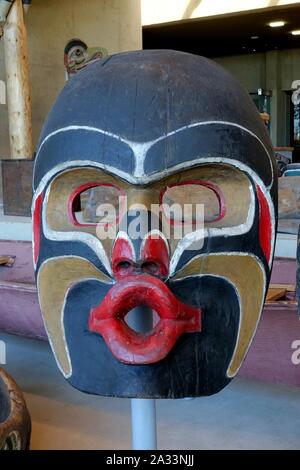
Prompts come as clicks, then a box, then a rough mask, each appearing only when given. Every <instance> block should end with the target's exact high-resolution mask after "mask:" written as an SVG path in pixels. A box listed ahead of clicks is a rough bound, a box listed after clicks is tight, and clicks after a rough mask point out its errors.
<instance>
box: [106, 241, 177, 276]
mask: <svg viewBox="0 0 300 470" xmlns="http://www.w3.org/2000/svg"><path fill="white" fill-rule="evenodd" d="M112 270H113V274H114V276H115V278H116V279H120V278H122V277H124V276H130V275H134V274H148V275H152V276H157V277H161V278H165V277H166V276H167V275H168V271H169V249H168V245H167V242H166V240H165V239H164V238H163V237H162V236H161V235H160V234H155V235H153V236H151V235H148V236H147V237H146V238H145V239H144V240H143V241H142V243H141V245H140V249H139V253H136V252H135V249H134V246H133V244H132V242H131V240H130V239H129V238H128V236H127V234H125V233H124V234H122V235H119V236H118V238H117V239H116V241H115V244H114V247H113V252H112Z"/></svg>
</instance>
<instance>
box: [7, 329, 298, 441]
mask: <svg viewBox="0 0 300 470" xmlns="http://www.w3.org/2000/svg"><path fill="white" fill-rule="evenodd" d="M0 339H2V340H4V341H5V342H6V345H7V365H6V366H5V368H6V370H7V371H8V372H9V373H11V375H12V376H13V377H14V379H15V380H16V381H17V382H18V383H19V385H20V386H21V388H22V389H23V391H24V394H25V398H26V401H27V406H28V408H29V410H30V413H31V417H32V422H33V431H32V443H31V448H32V449H117V450H119V449H130V400H127V399H118V398H114V399H111V398H102V397H95V396H90V395H85V394H83V393H81V392H79V391H77V390H75V389H73V388H72V387H71V386H70V385H68V384H67V383H66V382H65V380H64V379H63V377H62V376H61V375H60V373H59V371H58V369H57V368H56V364H55V362H54V359H53V357H52V353H51V351H50V348H49V346H48V344H46V343H42V342H40V341H34V340H29V339H26V338H20V337H14V336H10V335H4V334H0ZM299 373H300V369H299ZM157 420H158V444H159V448H160V449H300V389H299V388H298V389H296V388H294V389H293V388H290V387H285V386H278V385H277V386H275V385H272V384H266V383H262V382H253V381H246V380H241V379H239V378H237V379H235V380H234V381H233V382H232V383H231V384H230V385H229V386H228V387H227V388H226V389H225V390H223V391H222V392H220V393H219V394H217V395H214V396H212V397H207V398H197V399H194V400H158V401H157Z"/></svg>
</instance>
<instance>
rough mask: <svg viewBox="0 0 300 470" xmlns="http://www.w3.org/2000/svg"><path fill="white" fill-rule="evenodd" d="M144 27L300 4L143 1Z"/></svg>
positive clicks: (287, 0) (290, 0) (223, 0)
mask: <svg viewBox="0 0 300 470" xmlns="http://www.w3.org/2000/svg"><path fill="white" fill-rule="evenodd" d="M141 2H142V25H143V26H146V25H150V24H159V23H168V22H169V21H180V20H187V19H190V18H203V17H205V16H212V15H223V14H225V13H234V12H239V11H248V10H257V9H260V8H268V7H270V8H271V7H275V6H276V7H277V6H283V5H290V4H293V3H300V2H298V1H296V0H243V1H240V0H141Z"/></svg>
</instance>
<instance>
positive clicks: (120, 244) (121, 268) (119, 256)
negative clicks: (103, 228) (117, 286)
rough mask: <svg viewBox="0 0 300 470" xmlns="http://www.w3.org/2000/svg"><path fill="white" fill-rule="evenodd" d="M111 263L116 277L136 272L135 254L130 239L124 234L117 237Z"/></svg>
mask: <svg viewBox="0 0 300 470" xmlns="http://www.w3.org/2000/svg"><path fill="white" fill-rule="evenodd" d="M111 264H112V270H113V273H114V275H115V277H116V279H118V278H119V277H122V276H124V275H126V276H128V274H132V273H133V272H134V264H135V256H134V251H133V246H132V245H131V243H130V241H129V239H127V238H124V237H122V236H119V237H118V238H117V239H116V241H115V243H114V247H113V250H112V256H111Z"/></svg>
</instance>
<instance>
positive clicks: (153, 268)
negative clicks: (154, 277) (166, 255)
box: [141, 261, 160, 274]
mask: <svg viewBox="0 0 300 470" xmlns="http://www.w3.org/2000/svg"><path fill="white" fill-rule="evenodd" d="M141 267H142V271H144V272H146V273H148V274H159V273H160V266H159V264H157V263H155V261H145V262H144V263H143V264H142V266H141Z"/></svg>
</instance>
